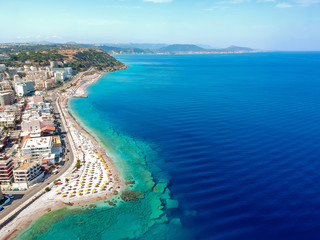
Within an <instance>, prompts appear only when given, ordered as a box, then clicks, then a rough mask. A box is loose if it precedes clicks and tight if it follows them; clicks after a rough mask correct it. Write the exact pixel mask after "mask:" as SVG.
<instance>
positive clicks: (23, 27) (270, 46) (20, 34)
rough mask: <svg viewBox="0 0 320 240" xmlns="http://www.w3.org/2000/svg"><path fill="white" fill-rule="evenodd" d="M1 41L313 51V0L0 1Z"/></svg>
mask: <svg viewBox="0 0 320 240" xmlns="http://www.w3.org/2000/svg"><path fill="white" fill-rule="evenodd" d="M0 10H1V13H0V23H1V25H0V26H1V27H0V42H2V43H6V42H31V41H51V42H61V43H63V42H68V41H74V42H78V43H129V42H133V43H166V44H174V43H179V44H204V45H209V46H211V47H212V48H220V47H227V46H230V45H237V46H244V47H251V48H255V49H263V50H285V51H314V50H318V51H319V50H320V0H76V1H75V0H50V1H47V0H28V1H25V0H0Z"/></svg>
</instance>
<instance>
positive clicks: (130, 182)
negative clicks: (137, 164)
mask: <svg viewBox="0 0 320 240" xmlns="http://www.w3.org/2000/svg"><path fill="white" fill-rule="evenodd" d="M135 183H136V181H127V182H125V184H127V185H130V184H135Z"/></svg>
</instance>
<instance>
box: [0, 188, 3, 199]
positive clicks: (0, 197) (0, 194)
mask: <svg viewBox="0 0 320 240" xmlns="http://www.w3.org/2000/svg"><path fill="white" fill-rule="evenodd" d="M2 198H3V194H2V191H1V188H0V200H1V199H2Z"/></svg>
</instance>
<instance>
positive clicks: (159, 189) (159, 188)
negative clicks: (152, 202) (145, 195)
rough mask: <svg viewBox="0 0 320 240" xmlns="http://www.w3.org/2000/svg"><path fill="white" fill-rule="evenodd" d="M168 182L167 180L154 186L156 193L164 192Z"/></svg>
mask: <svg viewBox="0 0 320 240" xmlns="http://www.w3.org/2000/svg"><path fill="white" fill-rule="evenodd" d="M167 186H168V184H167V183H165V182H160V183H158V184H157V185H155V186H154V188H153V191H154V192H155V193H163V192H164V190H165V189H166V188H167Z"/></svg>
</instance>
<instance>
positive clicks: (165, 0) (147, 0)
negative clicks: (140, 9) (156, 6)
mask: <svg viewBox="0 0 320 240" xmlns="http://www.w3.org/2000/svg"><path fill="white" fill-rule="evenodd" d="M143 1H144V2H153V3H168V2H172V1H173V0H143Z"/></svg>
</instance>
